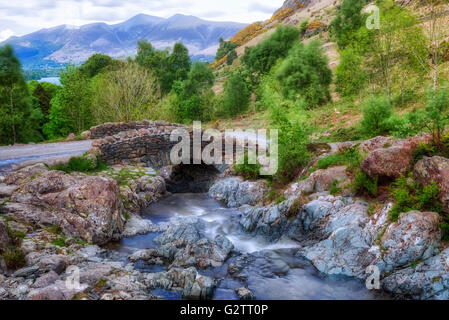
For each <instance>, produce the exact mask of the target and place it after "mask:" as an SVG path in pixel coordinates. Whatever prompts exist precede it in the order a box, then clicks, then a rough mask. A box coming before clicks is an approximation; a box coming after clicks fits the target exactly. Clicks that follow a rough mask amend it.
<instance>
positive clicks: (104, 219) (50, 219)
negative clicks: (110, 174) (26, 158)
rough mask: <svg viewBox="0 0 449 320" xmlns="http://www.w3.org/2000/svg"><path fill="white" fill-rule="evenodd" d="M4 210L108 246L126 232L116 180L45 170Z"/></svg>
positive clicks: (27, 184)
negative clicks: (124, 230)
mask: <svg viewBox="0 0 449 320" xmlns="http://www.w3.org/2000/svg"><path fill="white" fill-rule="evenodd" d="M11 201H12V202H11V203H7V204H6V205H5V208H6V210H7V211H9V212H10V214H12V215H13V216H14V217H15V218H16V219H17V220H20V221H24V222H28V223H31V224H35V225H38V226H40V227H45V226H49V225H57V226H61V227H62V229H63V232H64V234H66V235H68V236H77V237H79V238H81V239H83V240H85V241H87V242H92V243H95V244H105V243H107V242H109V241H111V240H113V239H119V238H120V237H121V235H120V234H121V232H122V231H123V229H124V226H123V218H122V216H121V212H120V211H121V206H122V204H121V200H120V195H119V187H118V184H117V182H116V181H115V180H113V179H110V178H103V177H98V176H87V175H83V174H72V175H69V174H66V173H64V172H61V171H45V172H43V173H42V174H40V175H39V176H38V177H35V178H34V179H33V180H30V181H28V182H27V183H25V184H24V185H23V186H22V188H21V190H20V192H16V193H15V194H14V195H13V196H12V197H11Z"/></svg>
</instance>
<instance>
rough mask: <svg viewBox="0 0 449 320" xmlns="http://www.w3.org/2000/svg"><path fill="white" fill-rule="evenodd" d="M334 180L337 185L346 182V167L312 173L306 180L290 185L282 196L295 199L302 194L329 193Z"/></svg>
mask: <svg viewBox="0 0 449 320" xmlns="http://www.w3.org/2000/svg"><path fill="white" fill-rule="evenodd" d="M334 180H337V181H338V182H339V183H341V182H344V181H348V176H347V174H346V166H337V167H332V168H328V169H325V170H317V171H315V172H313V173H312V174H311V175H310V176H309V177H308V178H307V179H305V180H302V181H299V182H297V183H294V184H293V185H291V186H290V187H289V188H288V189H287V190H286V191H285V192H284V196H285V197H287V198H289V197H296V196H298V195H299V194H300V193H302V192H304V193H314V192H323V191H329V190H330V189H331V187H332V184H333V182H334Z"/></svg>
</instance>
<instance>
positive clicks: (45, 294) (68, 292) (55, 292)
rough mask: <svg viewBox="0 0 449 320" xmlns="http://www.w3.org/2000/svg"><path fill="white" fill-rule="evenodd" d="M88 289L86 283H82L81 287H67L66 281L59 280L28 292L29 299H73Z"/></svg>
mask: <svg viewBox="0 0 449 320" xmlns="http://www.w3.org/2000/svg"><path fill="white" fill-rule="evenodd" d="M86 289H87V285H85V284H80V286H79V287H67V284H66V281H62V280H57V281H56V282H55V283H54V284H52V285H49V286H47V287H44V288H39V289H35V290H32V291H31V292H30V293H29V294H28V300H72V299H73V297H75V296H76V295H77V294H78V293H80V292H83V291H84V290H86Z"/></svg>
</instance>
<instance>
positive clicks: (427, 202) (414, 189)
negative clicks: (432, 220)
mask: <svg viewBox="0 0 449 320" xmlns="http://www.w3.org/2000/svg"><path fill="white" fill-rule="evenodd" d="M390 192H391V195H392V196H393V199H394V203H395V204H394V206H393V208H392V209H391V212H390V218H391V220H392V221H397V220H398V218H399V215H400V214H401V213H403V212H409V211H411V210H420V211H422V210H427V211H434V212H438V213H440V214H441V213H442V211H441V203H440V201H439V200H438V193H439V192H440V190H439V188H438V186H437V184H436V183H435V182H432V183H431V184H430V185H428V186H424V187H422V186H420V185H418V184H417V183H416V182H415V181H414V180H413V176H412V174H410V175H409V176H402V177H400V178H398V179H397V180H396V181H395V182H394V183H393V184H392V188H391V190H390Z"/></svg>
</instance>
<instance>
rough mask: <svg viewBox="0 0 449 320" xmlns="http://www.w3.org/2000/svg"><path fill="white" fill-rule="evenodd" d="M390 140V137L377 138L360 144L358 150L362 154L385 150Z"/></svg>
mask: <svg viewBox="0 0 449 320" xmlns="http://www.w3.org/2000/svg"><path fill="white" fill-rule="evenodd" d="M391 143H392V139H391V138H390V137H382V136H378V137H375V138H372V139H369V140H366V141H363V142H362V143H361V144H360V149H361V151H362V152H372V151H374V150H377V149H382V148H385V146H387V145H391Z"/></svg>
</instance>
